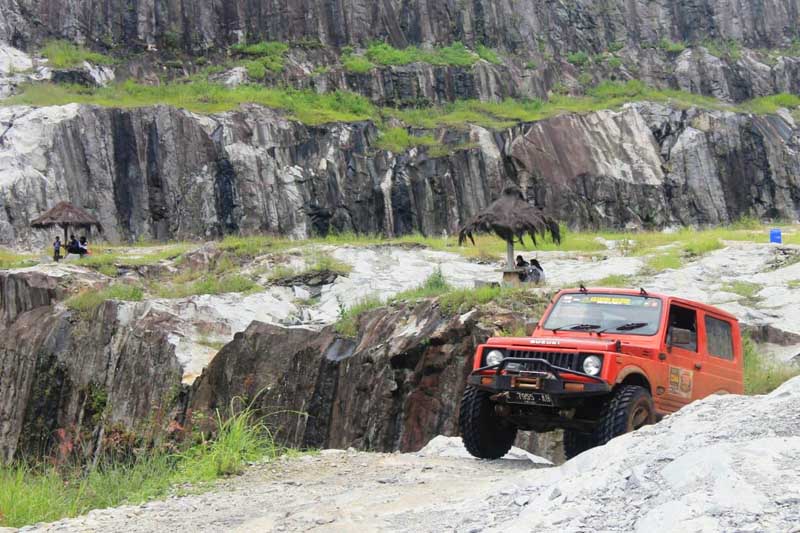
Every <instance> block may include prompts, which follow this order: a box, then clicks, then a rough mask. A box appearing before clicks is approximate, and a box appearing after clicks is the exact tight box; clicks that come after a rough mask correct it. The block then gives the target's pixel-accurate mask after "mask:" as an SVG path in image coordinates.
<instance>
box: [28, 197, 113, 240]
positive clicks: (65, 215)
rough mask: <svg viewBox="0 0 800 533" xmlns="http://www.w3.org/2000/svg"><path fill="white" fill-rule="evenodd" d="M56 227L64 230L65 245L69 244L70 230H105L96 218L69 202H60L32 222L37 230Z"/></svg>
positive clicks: (32, 225)
mask: <svg viewBox="0 0 800 533" xmlns="http://www.w3.org/2000/svg"><path fill="white" fill-rule="evenodd" d="M56 226H58V227H61V228H62V229H63V230H64V243H66V242H67V234H68V230H69V228H75V229H85V230H86V231H87V232H90V231H91V229H92V227H96V228H97V229H98V230H100V231H102V230H103V227H102V226H101V225H100V221H99V220H97V218H96V217H94V216H93V215H91V214H89V213H87V212H86V211H84V210H83V209H81V208H80V207H75V206H74V205H72V204H71V203H69V202H59V203H57V204H56V205H55V206H54V207H53V208H52V209H50V210H49V211H47V212H46V213H44V214H42V215H40V216H39V217H38V218H35V219H33V220H31V227H33V228H37V229H48V228H53V227H56Z"/></svg>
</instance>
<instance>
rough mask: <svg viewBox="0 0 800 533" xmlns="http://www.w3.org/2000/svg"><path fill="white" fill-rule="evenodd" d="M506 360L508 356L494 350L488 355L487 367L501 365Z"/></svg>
mask: <svg viewBox="0 0 800 533" xmlns="http://www.w3.org/2000/svg"><path fill="white" fill-rule="evenodd" d="M505 358H506V354H504V353H503V352H501V351H500V350H492V351H491V352H489V353H487V354H486V366H494V365H499V364H500V363H502V362H503V359H505Z"/></svg>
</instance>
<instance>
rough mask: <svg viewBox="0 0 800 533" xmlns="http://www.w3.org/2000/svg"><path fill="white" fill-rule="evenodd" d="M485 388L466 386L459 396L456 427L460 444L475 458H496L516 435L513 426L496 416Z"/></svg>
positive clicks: (499, 456) (506, 451)
mask: <svg viewBox="0 0 800 533" xmlns="http://www.w3.org/2000/svg"><path fill="white" fill-rule="evenodd" d="M489 396H490V394H489V393H488V392H486V391H482V390H480V389H476V388H475V387H469V386H468V387H467V388H466V389H465V390H464V396H463V397H462V398H461V411H460V413H459V416H458V427H459V429H460V430H461V440H463V441H464V447H465V448H466V449H467V451H468V452H469V453H470V454H472V455H473V456H474V457H477V458H479V459H500V458H501V457H503V456H504V455H505V454H507V453H508V450H510V449H511V446H512V445H513V444H514V440H516V438H517V428H516V427H515V426H514V425H513V424H511V423H510V422H508V421H507V420H505V419H504V418H503V417H500V416H498V415H497V414H496V413H495V411H494V405H495V404H494V402H492V401H491V400H490V399H489Z"/></svg>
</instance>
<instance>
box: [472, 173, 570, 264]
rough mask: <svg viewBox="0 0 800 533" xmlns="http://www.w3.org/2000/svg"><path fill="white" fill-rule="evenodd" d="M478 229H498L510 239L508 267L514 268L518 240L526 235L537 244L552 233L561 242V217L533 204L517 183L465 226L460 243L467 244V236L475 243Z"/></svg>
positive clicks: (496, 231) (485, 230)
mask: <svg viewBox="0 0 800 533" xmlns="http://www.w3.org/2000/svg"><path fill="white" fill-rule="evenodd" d="M478 233H494V234H496V235H497V236H498V237H500V238H501V239H503V240H504V241H506V244H507V248H506V251H507V254H508V270H514V241H519V243H520V244H525V242H524V241H523V238H524V237H525V235H526V234H527V235H528V236H530V238H531V240H532V241H533V244H534V246H535V245H536V240H537V237H540V238H542V239H543V238H545V237H546V236H547V234H548V233H549V234H550V235H551V236H552V238H553V240H554V241H555V242H557V243H560V242H561V230H560V228H559V225H558V221H557V220H555V219H554V218H551V217H549V216H547V215H546V214H545V213H544V212H543V211H542V210H541V209H539V208H538V207H535V206H533V205H531V204H529V203H528V202H527V201H526V200H525V196H524V195H523V194H522V190H520V188H519V187H517V186H516V185H510V186H508V187H506V188H505V189H504V190H503V194H502V195H501V196H500V198H498V199H497V200H496V201H495V202H493V203H492V204H491V205H490V206H489V207H487V208H486V209H485V210H484V211H482V212H480V213H478V214H477V215H475V217H474V218H473V219H472V220H470V221H469V222H467V223H466V224H465V225H464V226H463V227H462V228H461V230H460V232H459V235H458V244H459V245H461V244H463V243H464V241H466V240H467V239H469V240H470V241H472V243H473V244H475V239H474V238H473V235H474V234H478Z"/></svg>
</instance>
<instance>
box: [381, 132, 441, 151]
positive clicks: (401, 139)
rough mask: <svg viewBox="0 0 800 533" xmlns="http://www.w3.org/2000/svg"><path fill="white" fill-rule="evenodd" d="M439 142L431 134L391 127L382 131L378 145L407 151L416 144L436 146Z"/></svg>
mask: <svg viewBox="0 0 800 533" xmlns="http://www.w3.org/2000/svg"><path fill="white" fill-rule="evenodd" d="M438 144H439V143H438V142H436V139H434V138H433V136H431V135H423V136H419V137H418V136H416V135H411V134H410V133H409V132H408V130H407V129H406V128H389V129H387V130H384V131H382V132H381V134H380V137H378V142H377V143H376V145H377V147H378V148H380V149H381V150H387V151H389V152H395V153H400V152H405V151H406V150H408V149H410V148H412V147H414V146H436V145H438Z"/></svg>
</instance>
